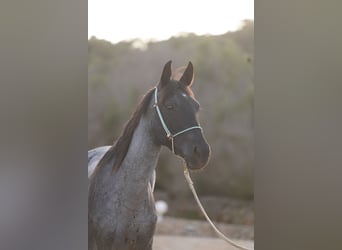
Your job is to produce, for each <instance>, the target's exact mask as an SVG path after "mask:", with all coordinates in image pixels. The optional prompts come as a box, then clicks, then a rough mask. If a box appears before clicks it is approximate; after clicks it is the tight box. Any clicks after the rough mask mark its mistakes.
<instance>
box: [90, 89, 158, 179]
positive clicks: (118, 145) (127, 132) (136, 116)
mask: <svg viewBox="0 0 342 250" xmlns="http://www.w3.org/2000/svg"><path fill="white" fill-rule="evenodd" d="M153 93H154V88H152V89H151V90H149V91H148V92H147V93H146V94H145V96H144V97H143V98H142V100H141V101H140V103H139V104H138V107H137V108H136V110H135V111H134V113H133V114H132V115H131V118H130V119H129V120H128V121H127V123H126V124H125V126H124V129H123V132H122V133H121V135H120V137H119V139H118V140H117V141H116V142H115V143H114V145H113V146H112V147H111V148H110V149H109V150H108V151H107V152H106V153H105V155H104V156H103V157H102V159H101V160H100V162H99V163H98V165H97V167H96V168H95V171H94V173H93V176H95V175H96V174H97V173H98V171H99V169H101V168H102V167H103V166H104V165H105V164H106V163H108V162H109V161H111V160H112V159H113V158H114V157H115V160H114V163H113V166H112V174H115V173H116V171H117V170H118V169H119V168H120V166H121V163H122V162H123V160H124V159H125V157H126V154H127V151H128V148H129V145H130V144H131V140H132V137H133V133H134V130H135V129H136V127H137V126H138V123H139V121H140V118H141V116H142V115H143V114H144V113H145V112H146V110H147V107H148V105H149V103H150V100H151V96H152V94H153Z"/></svg>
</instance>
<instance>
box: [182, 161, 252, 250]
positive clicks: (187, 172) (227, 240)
mask: <svg viewBox="0 0 342 250" xmlns="http://www.w3.org/2000/svg"><path fill="white" fill-rule="evenodd" d="M183 166H184V176H185V179H186V181H187V182H188V184H189V187H190V190H191V192H192V194H193V195H194V198H195V200H196V202H197V204H198V206H199V208H200V209H201V211H202V213H203V214H204V217H205V218H206V219H207V221H208V222H209V224H210V226H211V227H212V228H213V229H214V230H215V232H216V233H217V234H218V236H220V237H221V239H223V240H224V241H226V242H228V243H229V244H231V245H232V246H234V247H236V248H238V249H243V250H254V248H248V247H245V246H241V245H240V244H238V243H236V242H234V241H233V240H231V239H229V238H228V237H226V236H225V235H224V234H223V233H221V232H220V230H218V229H217V227H216V226H215V225H214V223H213V222H212V221H211V219H210V218H209V216H208V215H207V213H206V212H205V210H204V208H203V206H202V204H201V202H200V200H199V198H198V196H197V193H196V190H195V187H194V183H193V181H192V180H191V177H190V174H189V170H188V168H187V167H186V164H185V162H184V164H183Z"/></svg>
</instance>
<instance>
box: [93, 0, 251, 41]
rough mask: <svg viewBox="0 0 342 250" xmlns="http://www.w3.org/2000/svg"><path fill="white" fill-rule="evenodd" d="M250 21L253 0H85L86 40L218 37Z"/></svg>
mask: <svg viewBox="0 0 342 250" xmlns="http://www.w3.org/2000/svg"><path fill="white" fill-rule="evenodd" d="M244 19H254V0H209V1H208V0H197V1H194V0H170V1H163V0H159V1H158V0H140V1H139V0H116V1H114V0H88V38H90V37H91V36H96V37H97V38H100V39H106V40H109V41H111V42H114V43H115V42H118V41H121V40H129V39H133V38H140V39H143V40H150V39H154V40H164V39H168V38H170V37H171V36H174V35H177V34H180V33H183V32H187V33H188V32H191V33H196V34H197V35H203V34H212V35H218V34H223V33H226V32H227V31H234V30H236V29H237V28H239V26H240V25H241V20H244Z"/></svg>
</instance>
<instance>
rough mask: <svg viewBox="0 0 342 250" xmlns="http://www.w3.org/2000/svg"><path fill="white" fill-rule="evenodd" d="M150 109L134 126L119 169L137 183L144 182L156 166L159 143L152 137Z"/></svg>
mask: <svg viewBox="0 0 342 250" xmlns="http://www.w3.org/2000/svg"><path fill="white" fill-rule="evenodd" d="M151 111H153V110H151V109H148V110H147V111H146V113H145V114H144V115H143V116H142V117H141V119H140V121H139V124H138V126H137V127H136V129H135V131H134V134H133V137H132V140H131V143H130V146H129V148H128V151H127V154H126V157H125V159H124V161H123V162H122V165H121V167H120V171H121V172H122V173H123V174H124V176H125V179H126V180H127V179H128V180H131V181H133V182H135V183H137V184H146V185H147V183H148V181H149V180H150V178H151V176H152V173H153V171H154V169H155V167H156V164H157V160H158V157H159V152H160V149H161V145H157V144H156V143H155V142H154V140H153V137H152V129H151V121H150V120H151V117H152V115H151Z"/></svg>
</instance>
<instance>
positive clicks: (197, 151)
mask: <svg viewBox="0 0 342 250" xmlns="http://www.w3.org/2000/svg"><path fill="white" fill-rule="evenodd" d="M194 153H195V154H199V150H198V147H197V146H195V147H194Z"/></svg>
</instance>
